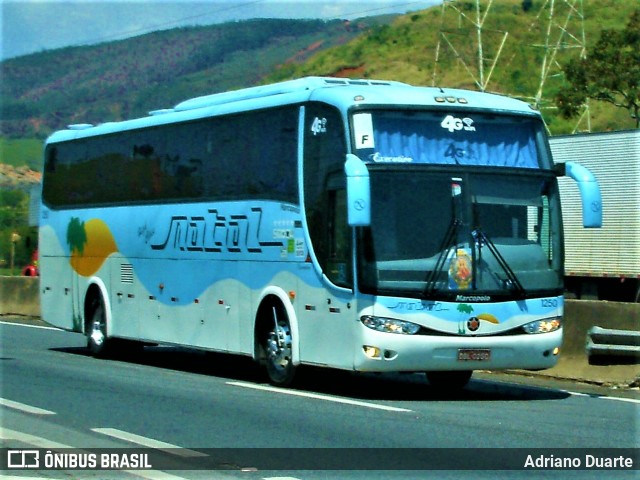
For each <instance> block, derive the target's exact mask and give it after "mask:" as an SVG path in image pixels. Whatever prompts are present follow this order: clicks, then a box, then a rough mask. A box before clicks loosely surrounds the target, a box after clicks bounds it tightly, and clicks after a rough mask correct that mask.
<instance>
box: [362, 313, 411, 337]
mask: <svg viewBox="0 0 640 480" xmlns="http://www.w3.org/2000/svg"><path fill="white" fill-rule="evenodd" d="M360 321H361V322H362V323H363V324H364V325H365V326H367V327H369V328H370V329H372V330H377V331H378V332H387V333H401V334H404V335H413V334H415V333H417V332H418V330H420V325H416V324H415V323H411V322H405V321H404V320H397V319H395V318H386V317H374V316H373V315H364V316H362V317H360Z"/></svg>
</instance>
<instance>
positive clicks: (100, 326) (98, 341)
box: [85, 295, 111, 358]
mask: <svg viewBox="0 0 640 480" xmlns="http://www.w3.org/2000/svg"><path fill="white" fill-rule="evenodd" d="M87 318H88V323H87V328H86V329H85V332H86V335H87V348H88V349H89V352H90V353H91V355H93V356H94V357H98V358H104V357H106V356H108V354H109V350H110V344H111V341H110V339H109V337H108V335H107V315H106V312H105V308H104V302H103V301H102V298H101V297H100V295H96V296H94V297H93V298H92V299H91V301H90V307H89V311H88V315H87Z"/></svg>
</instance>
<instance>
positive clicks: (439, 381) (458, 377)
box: [425, 370, 473, 391]
mask: <svg viewBox="0 0 640 480" xmlns="http://www.w3.org/2000/svg"><path fill="white" fill-rule="evenodd" d="M425 374H426V376H427V380H429V383H430V384H431V386H432V387H434V388H437V389H439V390H445V391H455V390H462V389H463V388H464V387H465V386H466V385H467V383H469V380H471V375H473V370H453V371H450V372H426V373H425Z"/></svg>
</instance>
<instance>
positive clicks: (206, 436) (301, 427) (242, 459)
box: [0, 322, 640, 480]
mask: <svg viewBox="0 0 640 480" xmlns="http://www.w3.org/2000/svg"><path fill="white" fill-rule="evenodd" d="M0 339H1V350H0V368H1V370H0V373H1V375H2V376H1V384H0V385H1V392H0V414H1V427H2V428H1V430H0V432H1V435H0V439H1V440H2V446H3V447H4V448H18V449H28V448H52V449H62V450H60V451H63V452H66V451H68V450H64V449H65V448H76V449H77V448H81V449H86V450H87V451H90V450H91V449H121V448H133V447H140V446H145V447H152V448H154V449H156V450H154V452H159V455H160V456H159V457H158V456H156V457H154V463H155V465H154V470H139V471H133V472H128V473H123V472H116V471H88V470H83V471H73V472H69V471H61V470H58V471H43V470H38V471H34V470H32V471H27V470H10V471H5V472H3V473H4V474H5V476H8V477H9V478H13V477H16V478H53V479H62V478H64V479H75V478H78V479H84V478H91V479H93V478H96V479H98V478H100V479H104V478H150V479H163V480H179V479H182V478H220V479H239V478H241V479H248V480H255V479H279V480H282V479H300V480H317V479H329V478H347V479H364V478H366V479H386V478H397V479H408V478H439V479H442V478H520V477H522V478H603V474H604V476H605V477H610V476H611V475H607V474H606V473H605V472H603V471H602V470H599V471H598V470H593V469H590V470H574V469H568V470H566V469H565V470H561V471H557V470H553V469H544V470H539V469H535V468H530V467H529V468H527V469H525V470H524V471H522V470H510V471H509V470H505V471H498V472H497V471H495V469H496V468H498V467H499V466H502V467H504V468H508V467H511V466H513V465H514V464H516V465H520V464H521V463H522V464H523V466H524V463H526V459H527V457H528V456H529V455H531V459H532V460H535V459H537V458H539V457H540V456H543V457H544V458H546V459H547V460H548V459H549V457H550V456H551V455H554V457H553V458H555V459H556V460H557V459H558V458H564V457H568V456H570V457H571V458H578V459H579V460H580V461H581V463H582V465H585V464H586V462H587V459H586V455H587V454H590V455H593V456H594V457H597V458H600V457H602V458H603V459H604V460H603V461H605V460H606V459H608V458H610V457H613V456H614V455H617V454H620V453H623V454H624V455H625V458H626V456H627V454H628V453H629V452H628V451H621V450H607V449H620V448H625V449H627V448H634V449H636V450H635V452H632V454H631V456H632V457H633V461H634V462H635V463H634V465H635V468H636V470H632V471H629V470H623V471H616V472H615V477H616V478H638V477H639V476H638V470H637V467H638V465H637V463H638V461H640V459H639V457H638V450H637V448H638V447H639V446H640V440H639V435H638V432H639V429H638V426H639V425H640V424H639V423H638V420H639V419H640V417H639V415H638V414H639V412H640V409H639V408H638V407H639V406H640V400H638V394H637V392H625V393H622V392H616V391H614V390H606V389H595V388H594V387H590V386H584V385H579V384H567V385H562V384H556V383H553V384H551V383H548V382H547V383H546V384H544V386H541V385H531V380H530V379H527V378H515V377H505V376H497V375H492V374H488V373H485V374H480V375H477V376H474V379H472V381H471V382H470V384H469V385H468V387H467V388H466V389H465V390H464V391H462V392H460V393H456V394H442V393H441V392H438V391H436V390H434V389H433V388H431V387H430V386H429V385H428V383H427V382H426V380H425V379H424V378H423V377H422V376H419V375H355V374H351V373H346V372H335V371H325V370H315V369H313V370H306V371H304V372H303V373H304V376H303V377H302V379H301V381H300V382H299V384H298V385H296V386H295V388H291V389H288V390H283V389H275V388H272V387H270V386H268V385H267V384H266V383H265V382H264V381H263V378H262V376H261V372H260V371H259V369H257V368H256V366H255V365H254V364H253V363H252V362H251V361H250V360H249V359H246V358H242V357H236V356H229V355H214V354H205V353H202V352H195V351H189V350H186V349H180V348H172V347H147V348H145V349H144V352H143V353H138V354H135V355H129V356H125V357H122V358H119V359H115V360H99V359H94V358H92V357H90V356H89V355H88V353H87V352H86V350H85V348H84V345H85V340H84V337H82V336H80V335H77V334H71V333H66V332H61V331H58V330H53V329H45V328H35V327H33V326H24V325H16V324H8V323H4V322H3V323H0ZM158 449H160V450H158ZM269 449H272V450H269ZM347 449H351V450H347ZM539 449H544V450H539ZM564 449H571V450H564ZM595 449H602V450H595ZM158 459H159V460H158ZM156 460H157V461H159V462H160V465H161V466H160V468H156V465H157V462H156ZM547 466H548V465H547ZM195 468H198V469H200V470H193V469H195ZM327 468H331V469H330V470H327ZM371 468H373V470H372V469H371ZM467 468H470V469H473V470H465V469H467ZM434 469H435V470H434ZM438 469H444V470H438ZM337 470H340V471H339V472H338V471H337ZM0 476H1V475H0Z"/></svg>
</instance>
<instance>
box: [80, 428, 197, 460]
mask: <svg viewBox="0 0 640 480" xmlns="http://www.w3.org/2000/svg"><path fill="white" fill-rule="evenodd" d="M91 431H93V432H96V433H101V434H103V435H108V436H109V437H114V438H118V439H120V440H124V441H127V442H131V443H136V444H138V445H142V446H143V447H148V448H155V449H156V450H162V451H164V452H167V453H170V454H172V455H177V456H180V457H207V456H208V455H207V454H206V453H202V452H196V451H195V450H189V449H188V448H182V447H179V446H177V445H172V444H171V443H166V442H161V441H160V440H154V439H153V438H147V437H143V436H141V435H136V434H135V433H129V432H125V431H123V430H118V429H115V428H92V429H91Z"/></svg>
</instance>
